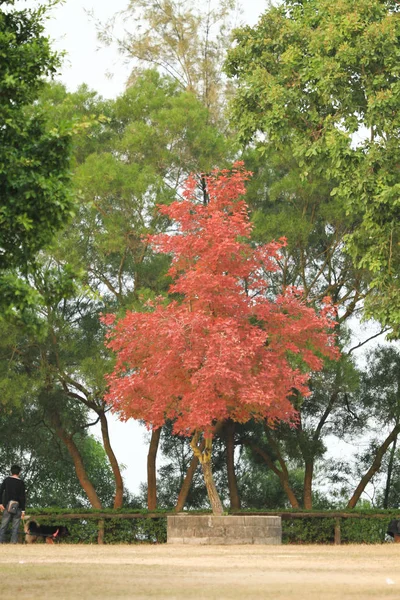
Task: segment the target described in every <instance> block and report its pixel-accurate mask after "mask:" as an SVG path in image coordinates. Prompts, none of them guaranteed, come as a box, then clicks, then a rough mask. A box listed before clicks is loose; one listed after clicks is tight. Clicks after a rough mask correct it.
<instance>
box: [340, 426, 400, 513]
mask: <svg viewBox="0 0 400 600" xmlns="http://www.w3.org/2000/svg"><path fill="white" fill-rule="evenodd" d="M399 432H400V425H396V427H395V428H394V429H393V430H392V432H391V433H390V434H389V435H388V437H387V438H386V440H385V441H384V442H383V444H382V445H381V446H379V448H378V450H377V452H376V455H375V458H374V460H373V462H372V465H371V466H370V468H369V469H368V471H367V472H366V473H365V475H364V477H363V478H362V479H361V481H360V483H359V484H358V486H357V487H356V489H355V491H354V493H353V495H352V497H351V498H350V500H349V502H348V504H347V508H354V507H355V505H356V504H357V502H358V500H359V499H360V496H361V494H362V493H363V491H364V490H365V487H366V486H367V484H368V483H369V482H370V481H371V479H372V477H373V476H374V475H375V473H377V471H379V469H380V466H381V464H382V458H383V456H384V454H385V452H386V450H387V449H388V448H389V446H390V444H391V443H392V442H393V441H394V440H395V439H396V437H397V435H398V434H399Z"/></svg>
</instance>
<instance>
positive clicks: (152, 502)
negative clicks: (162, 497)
mask: <svg viewBox="0 0 400 600" xmlns="http://www.w3.org/2000/svg"><path fill="white" fill-rule="evenodd" d="M160 435H161V427H159V428H158V429H153V431H152V432H151V439H150V446H149V452H148V454H147V508H148V509H149V510H155V509H156V508H157V475H156V473H157V471H156V459H157V450H158V444H159V442H160Z"/></svg>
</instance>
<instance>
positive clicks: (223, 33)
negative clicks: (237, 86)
mask: <svg viewBox="0 0 400 600" xmlns="http://www.w3.org/2000/svg"><path fill="white" fill-rule="evenodd" d="M237 15H238V8H237V3H236V1H235V0H218V1H217V2H208V3H207V4H206V5H203V4H202V5H200V4H199V5H196V3H195V2H193V0H160V1H158V2H151V1H149V0H129V2H128V7H127V9H126V10H125V11H123V12H122V14H120V15H117V16H116V17H115V18H114V19H113V20H112V21H111V22H110V23H108V25H107V26H105V27H104V26H100V27H99V37H100V39H101V40H102V41H104V42H105V43H108V44H111V43H117V45H118V46H119V49H120V51H121V52H122V54H124V55H125V56H127V57H129V58H131V59H133V61H136V63H137V64H138V65H139V67H142V66H143V65H144V67H145V68H149V67H150V68H157V69H158V70H160V72H161V73H162V74H164V75H166V74H167V75H169V76H170V77H171V78H172V79H174V80H175V82H176V83H177V84H178V85H179V87H180V88H181V89H183V90H187V91H190V92H192V93H194V94H195V95H196V96H197V98H198V99H199V100H200V102H201V103H202V104H203V106H204V107H205V108H207V110H209V114H210V119H212V120H213V121H221V119H222V120H224V119H223V112H222V110H221V109H222V108H223V106H224V104H225V101H226V95H227V94H228V95H229V92H230V88H231V87H232V86H231V84H229V82H228V81H227V79H226V78H225V77H224V76H223V72H222V69H221V65H222V63H223V60H224V58H225V55H226V51H227V49H228V47H229V44H230V33H231V31H232V26H233V23H234V21H235V19H236V18H237ZM117 17H119V18H120V19H121V18H123V21H124V35H123V37H121V38H117V39H115V36H114V27H113V26H114V22H115V20H119V19H118V18H117ZM136 76H137V69H136V68H135V69H134V70H133V73H132V76H131V80H132V81H134V80H135V79H136Z"/></svg>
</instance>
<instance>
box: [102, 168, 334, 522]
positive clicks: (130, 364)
mask: <svg viewBox="0 0 400 600" xmlns="http://www.w3.org/2000/svg"><path fill="white" fill-rule="evenodd" d="M247 176H248V174H247V173H246V172H244V171H243V169H242V168H241V167H240V166H238V168H234V169H233V171H232V173H229V172H228V171H223V172H222V173H219V172H215V173H214V174H213V175H212V176H210V177H207V178H206V182H207V192H208V198H209V202H208V203H204V202H203V203H202V204H200V203H198V202H196V194H195V190H196V183H195V180H194V179H191V180H189V182H188V185H187V189H186V192H185V198H186V199H185V200H184V201H181V202H179V201H178V202H174V203H173V204H171V205H170V206H168V207H163V208H162V209H161V211H162V213H163V214H166V215H168V216H169V217H170V218H172V219H173V220H174V221H175V222H176V224H177V226H178V233H179V234H180V235H166V234H159V235H156V236H151V237H150V239H151V241H152V244H153V246H154V247H155V249H156V250H158V251H159V252H164V253H172V254H173V262H172V266H171V268H170V270H169V275H170V276H171V277H172V278H173V280H174V282H173V284H172V285H171V287H170V293H171V294H174V295H175V294H178V295H179V296H180V297H181V300H180V301H177V300H173V301H171V302H170V303H169V304H167V305H165V303H163V302H156V303H155V306H154V309H153V311H152V312H148V313H135V312H128V313H127V315H126V317H125V318H123V319H121V320H120V321H119V322H117V323H116V324H115V326H114V328H113V329H112V330H111V332H110V341H109V344H108V345H109V347H110V348H112V349H113V350H114V351H116V352H117V363H116V368H115V371H114V374H113V375H112V376H111V377H110V378H109V383H110V392H109V394H108V399H109V401H110V402H111V403H112V404H113V407H114V409H115V410H117V411H119V412H120V413H122V414H123V415H124V416H125V417H126V416H134V417H136V418H142V419H144V420H145V421H146V422H147V423H149V424H152V425H153V426H154V427H159V426H161V425H162V424H163V423H164V420H165V419H166V418H167V419H172V420H174V429H175V431H176V432H177V433H181V434H184V435H193V438H192V442H191V447H192V450H193V452H194V454H195V455H196V456H197V457H198V458H199V460H200V462H201V464H202V468H203V473H204V479H205V483H206V486H207V491H208V495H209V499H210V503H211V506H212V508H213V511H214V512H215V513H216V514H221V513H222V505H221V502H220V500H219V497H218V493H217V490H216V488H215V485H214V482H213V479H212V470H211V450H212V436H213V431H214V427H215V423H216V422H218V421H221V420H225V419H228V418H231V419H232V420H234V421H239V422H246V421H248V420H249V419H251V418H258V419H268V420H269V421H270V422H271V423H272V422H275V421H279V420H285V421H290V420H293V419H295V415H296V412H295V409H294V407H293V404H292V403H291V402H290V399H289V397H290V396H291V395H293V394H294V393H295V390H297V391H298V392H300V393H301V392H302V393H304V394H307V380H308V377H309V370H318V369H320V368H321V367H322V359H321V355H322V356H323V355H326V356H331V357H334V356H335V348H334V344H333V342H332V340H331V338H330V336H329V335H328V333H327V328H329V327H332V322H331V321H330V320H329V316H328V315H329V311H330V309H329V307H325V308H324V309H323V310H322V312H321V314H317V313H316V312H315V311H314V310H313V309H312V308H310V307H307V306H306V305H305V303H303V302H301V300H300V299H299V298H298V297H297V294H296V291H295V290H293V289H292V288H291V289H287V290H284V291H283V293H282V294H280V295H279V296H277V297H276V298H275V299H274V300H273V301H272V300H271V299H270V296H269V290H268V281H267V279H268V277H267V274H268V273H270V272H273V271H274V270H275V269H276V268H277V267H276V265H275V259H276V258H277V257H278V256H279V248H280V247H281V246H282V244H283V242H281V243H270V244H268V245H264V246H261V247H259V248H257V249H252V248H251V246H250V245H249V244H248V243H247V242H248V239H249V236H250V230H251V226H250V223H249V219H248V213H247V207H246V204H245V202H244V200H243V199H241V195H243V194H244V192H245V188H244V180H245V179H246V178H247ZM114 320H115V316H112V315H110V316H108V317H107V318H106V322H107V323H108V324H109V325H111V324H112V323H113V322H114ZM154 330H156V331H157V336H156V337H154V336H151V335H150V332H151V331H154ZM202 435H204V439H205V446H204V450H203V451H200V449H199V446H198V444H199V441H200V437H201V436H202Z"/></svg>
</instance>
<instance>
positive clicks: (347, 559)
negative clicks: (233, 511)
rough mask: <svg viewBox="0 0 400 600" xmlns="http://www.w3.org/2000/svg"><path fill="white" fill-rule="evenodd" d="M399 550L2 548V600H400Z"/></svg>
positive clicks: (390, 547)
mask: <svg viewBox="0 0 400 600" xmlns="http://www.w3.org/2000/svg"><path fill="white" fill-rule="evenodd" d="M399 564H400V545H397V544H396V545H394V544H385V545H377V546H361V545H360V546H340V547H335V546H192V547H190V546H172V545H166V544H164V545H154V546H153V545H144V544H143V545H132V546H127V545H124V546H121V545H119V546H114V545H113V546H111V545H110V546H102V547H99V546H84V545H78V546H76V545H68V544H59V545H54V546H49V545H44V544H37V545H16V546H10V545H3V546H0V578H1V590H2V591H1V598H2V600H8V599H10V600H12V598H14V597H18V598H24V599H25V598H32V599H35V598H57V600H65V599H75V598H76V599H78V598H83V599H94V598H96V599H97V598H98V599H103V598H107V599H109V600H112V599H114V598H138V599H142V598H143V599H144V598H156V599H160V600H161V599H164V598H165V599H173V598H176V599H181V598H182V599H185V600H186V599H187V600H190V599H195V598H196V599H202V598H207V599H232V600H236V599H239V598H240V599H246V598H248V599H253V598H254V599H268V600H269V599H271V600H275V599H277V600H294V599H296V600H317V599H318V600H339V599H340V600H347V599H349V600H361V599H362V600H366V599H372V598H374V599H379V600H381V599H386V598H393V599H394V598H396V599H397V600H398V599H399V598H400V571H399Z"/></svg>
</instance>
